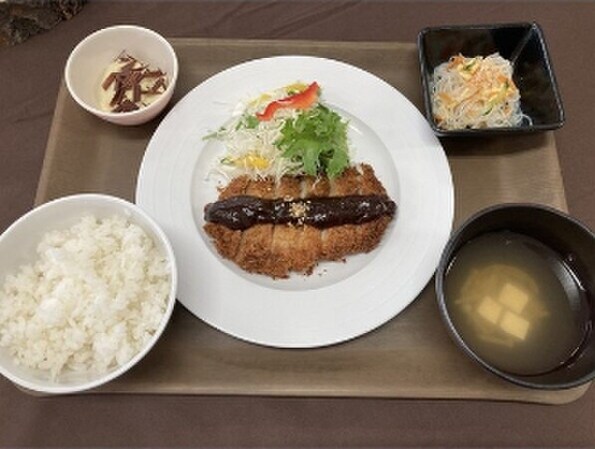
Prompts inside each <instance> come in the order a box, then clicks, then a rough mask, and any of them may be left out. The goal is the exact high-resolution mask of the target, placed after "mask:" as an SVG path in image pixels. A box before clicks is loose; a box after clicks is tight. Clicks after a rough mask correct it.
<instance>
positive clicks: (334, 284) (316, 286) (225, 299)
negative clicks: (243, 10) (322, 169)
mask: <svg viewBox="0 0 595 449" xmlns="http://www.w3.org/2000/svg"><path fill="white" fill-rule="evenodd" d="M296 80H301V81H304V82H312V81H317V82H318V84H319V85H320V86H321V88H322V98H323V100H324V101H325V102H326V103H327V104H329V105H330V106H331V107H332V108H333V109H335V110H336V111H338V112H339V113H340V114H341V115H342V116H343V117H345V118H346V119H348V120H349V137H350V140H351V144H352V146H353V148H354V150H355V153H354V154H355V156H354V159H355V161H361V162H367V163H370V164H371V165H372V166H373V167H374V169H375V171H376V175H377V176H378V178H379V179H380V180H381V181H382V183H383V184H384V186H385V188H386V190H387V192H388V194H389V195H390V196H391V197H392V198H393V199H394V200H395V201H396V203H397V208H398V209H397V214H396V216H395V219H394V220H393V222H392V224H391V226H390V227H389V228H388V230H387V232H386V234H385V235H384V237H383V240H382V242H381V244H380V245H379V247H378V248H376V249H375V250H374V251H372V252H370V253H368V254H360V255H356V256H352V257H348V258H347V260H346V262H345V263H341V262H334V263H330V262H328V263H323V264H321V265H320V267H318V269H317V270H316V271H315V272H314V274H312V275H310V276H303V275H295V276H292V277H290V278H289V279H286V280H272V279H269V278H267V277H265V276H261V275H253V274H248V273H245V272H243V271H242V270H241V269H239V268H238V267H237V266H236V265H234V264H233V263H231V262H230V261H227V260H223V259H222V258H221V257H220V256H219V255H218V254H217V251H216V250H215V249H214V246H213V245H212V243H211V241H210V239H209V238H208V236H207V235H206V233H205V232H204V231H203V229H202V226H203V224H204V220H203V216H202V215H203V208H204V206H205V204H207V203H208V202H212V201H214V200H216V199H217V185H218V183H217V180H216V179H214V177H213V176H209V172H210V170H211V169H212V167H213V166H214V163H215V161H216V160H217V158H218V157H219V156H221V154H222V153H223V151H224V148H223V146H222V145H221V144H220V143H219V142H216V141H213V140H204V139H203V137H204V136H206V135H207V134H209V133H210V132H212V131H214V130H217V129H219V127H220V126H222V125H224V124H225V123H226V122H228V121H229V119H230V117H231V114H232V112H233V110H234V108H235V106H236V105H237V104H238V103H239V102H240V101H241V100H245V99H247V98H250V97H253V96H256V95H258V94H259V93H261V92H265V91H269V90H271V89H274V88H277V87H280V86H284V85H287V84H290V83H293V82H295V81H296ZM136 201H137V203H138V205H139V206H140V207H142V208H143V209H144V210H145V211H146V212H148V213H149V214H150V215H151V216H152V217H153V218H154V219H155V220H156V221H157V222H158V223H159V225H161V227H162V228H163V230H164V231H165V233H166V234H167V236H168V237H169V239H170V241H171V244H172V246H173V248H174V252H175V255H176V259H177V261H178V273H179V284H178V300H179V301H180V302H181V303H182V304H183V305H184V306H186V308H188V310H190V311H191V312H192V313H193V314H194V315H196V316H197V317H199V318H201V319H202V320H204V321H205V322H207V323H209V324H210V325H212V326H214V327H216V328H218V329H220V330H222V331H223V332H226V333H228V334H231V335H233V336H235V337H238V338H241V339H243V340H247V341H250V342H254V343H259V344H263V345H268V346H276V347H292V348H303V347H316V346H324V345H329V344H333V343H338V342H342V341H345V340H349V339H351V338H354V337H357V336H359V335H362V334H364V333H366V332H368V331H371V330H372V329H375V328H376V327H378V326H380V325H382V324H383V323H385V322H387V321H388V320H390V319H391V318H393V317H394V316H395V315H397V314H398V313H399V312H401V311H402V310H403V309H404V308H405V307H406V306H407V305H408V304H410V303H411V302H412V301H413V300H414V299H415V298H416V296H417V295H418V294H419V293H420V292H421V290H422V289H423V288H424V286H425V285H426V284H427V282H428V281H429V280H430V278H431V276H432V274H433V273H434V271H435V269H436V266H437V264H438V260H439V258H440V254H441V252H442V250H443V248H444V246H445V244H446V241H447V240H448V236H449V234H450V229H451V226H452V219H453V211H454V199H453V185H452V179H451V174H450V169H449V166H448V162H447V160H446V157H445V155H444V151H443V150H442V147H441V145H440V143H439V142H438V139H436V137H435V136H434V134H433V132H432V130H431V129H430V127H429V126H428V124H427V123H426V121H425V119H424V118H423V116H422V115H421V114H420V113H419V111H418V110H417V109H416V108H415V107H414V106H413V105H412V104H411V103H410V102H409V101H408V100H407V99H406V98H405V97H404V96H403V95H402V94H400V93H399V92H398V91H397V90H396V89H394V88H393V87H392V86H390V85H389V84H387V83H386V82H384V81H382V80H381V79H379V78H377V77H376V76H374V75H372V74H370V73H368V72H366V71H364V70H361V69H358V68H356V67H353V66H351V65H348V64H345V63H342V62H338V61H334V60H329V59H321V58H314V57H306V56H282V57H273V58H266V59H259V60H254V61H250V62H246V63H244V64H240V65H238V66H235V67H232V68H230V69H227V70H225V71H223V72H221V73H219V74H217V75H215V76H213V77H212V78H209V79H208V80H206V81H205V82H203V83H202V84H200V85H199V86H197V87H196V88H195V89H194V90H192V91H191V92H190V93H188V94H187V95H186V96H185V97H184V98H183V99H182V100H181V101H180V102H179V103H178V104H176V106H175V107H174V108H173V109H172V110H171V112H170V113H169V114H168V115H167V116H166V117H165V119H164V120H163V121H162V123H161V124H160V125H159V128H158V129H157V131H156V132H155V134H154V135H153V138H152V139H151V141H150V143H149V146H148V148H147V151H146V153H145V156H144V159H143V162H142V166H141V169H140V173H139V179H138V184H137V191H136Z"/></svg>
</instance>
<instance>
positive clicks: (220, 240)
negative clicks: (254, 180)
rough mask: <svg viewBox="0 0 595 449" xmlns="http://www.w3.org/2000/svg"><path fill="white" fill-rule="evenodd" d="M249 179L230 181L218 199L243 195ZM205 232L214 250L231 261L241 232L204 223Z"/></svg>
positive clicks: (241, 178)
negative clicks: (213, 245)
mask: <svg viewBox="0 0 595 449" xmlns="http://www.w3.org/2000/svg"><path fill="white" fill-rule="evenodd" d="M249 182H250V178H248V177H247V176H239V177H237V178H234V179H232V180H231V182H230V183H229V184H228V185H227V186H226V187H225V188H223V189H222V190H221V191H220V192H219V199H220V200H224V199H226V198H231V197H234V196H238V195H243V194H244V193H245V192H246V187H248V183H249ZM204 230H205V232H206V233H207V234H208V235H209V236H210V237H211V238H212V239H213V242H214V243H215V248H217V251H218V252H219V254H220V255H221V256H222V257H224V258H226V259H231V260H233V259H234V258H235V256H236V254H237V252H238V248H239V247H240V241H241V240H242V231H234V230H232V229H229V228H228V227H226V226H223V225H220V224H216V223H206V224H205V225H204Z"/></svg>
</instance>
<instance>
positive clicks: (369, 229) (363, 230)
mask: <svg viewBox="0 0 595 449" xmlns="http://www.w3.org/2000/svg"><path fill="white" fill-rule="evenodd" d="M360 171H361V173H362V174H361V177H360V195H386V190H385V189H384V187H383V185H382V183H381V182H380V181H379V180H378V178H377V177H376V174H375V173H374V169H373V168H372V167H371V166H370V165H368V164H362V165H361V166H360ZM391 220H392V217H388V216H382V217H380V218H377V219H376V220H373V221H370V222H368V223H362V224H361V225H360V233H359V242H358V243H359V248H358V252H362V253H367V252H370V251H372V250H373V249H374V248H376V247H377V246H378V244H379V243H380V240H381V239H382V236H383V235H384V233H385V231H386V228H387V227H388V225H389V223H390V222H391Z"/></svg>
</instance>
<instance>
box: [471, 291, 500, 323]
mask: <svg viewBox="0 0 595 449" xmlns="http://www.w3.org/2000/svg"><path fill="white" fill-rule="evenodd" d="M477 313H478V314H479V316H481V317H482V318H484V319H485V320H487V321H489V322H490V323H492V324H497V323H498V319H499V318H500V314H501V313H502V306H501V305H500V304H498V303H497V302H496V301H494V300H493V299H492V298H490V297H489V296H486V297H484V298H483V299H482V300H481V301H480V303H479V306H478V307H477Z"/></svg>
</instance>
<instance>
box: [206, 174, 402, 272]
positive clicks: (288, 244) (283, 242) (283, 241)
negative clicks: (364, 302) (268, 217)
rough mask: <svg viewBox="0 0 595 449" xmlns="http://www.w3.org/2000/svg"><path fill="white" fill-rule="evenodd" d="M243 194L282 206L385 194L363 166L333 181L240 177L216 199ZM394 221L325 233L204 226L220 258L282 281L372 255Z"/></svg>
mask: <svg viewBox="0 0 595 449" xmlns="http://www.w3.org/2000/svg"><path fill="white" fill-rule="evenodd" d="M243 195H247V196H252V197H257V198H262V199H282V200H285V201H291V200H297V199H303V200H304V204H307V203H308V201H309V200H312V199H315V198H330V197H348V196H363V195H369V196H380V197H386V191H385V189H384V187H383V186H382V184H381V183H380V181H379V180H378V178H376V175H375V174H374V170H373V168H372V167H371V166H369V165H366V164H362V165H360V166H358V167H350V168H348V169H346V170H345V171H344V172H343V173H342V174H341V175H340V176H338V177H337V178H335V179H328V178H324V177H319V178H314V177H309V176H297V177H294V176H284V177H282V178H281V179H280V180H279V182H275V181H274V180H272V179H269V178H267V179H262V180H251V179H249V178H248V177H247V176H241V177H238V178H235V179H234V180H232V181H231V182H230V183H229V184H228V186H227V187H225V188H223V189H222V190H221V192H220V194H219V200H220V201H221V200H226V199H229V198H234V197H241V196H243ZM393 206H394V203H393ZM393 212H394V209H393ZM392 217H393V215H392V213H390V214H386V215H381V216H379V217H377V218H374V219H372V220H368V221H366V222H363V223H358V224H341V225H337V226H329V227H323V228H319V227H315V226H312V225H308V224H301V225H295V224H269V223H266V224H255V225H253V226H250V227H249V228H247V229H243V230H232V229H229V228H228V227H226V226H225V225H223V224H218V223H213V222H207V223H206V225H205V228H204V229H205V231H206V232H207V234H208V235H209V236H210V237H211V238H212V239H213V242H214V244H215V247H216V248H217V251H218V252H219V254H220V255H221V256H222V257H224V258H226V259H230V260H232V261H233V262H235V263H236V264H237V265H238V266H240V267H241V268H242V269H244V270H246V271H248V272H250V273H259V274H263V275H267V276H270V277H273V278H285V277H288V276H289V274H290V273H291V272H299V273H305V274H310V273H312V270H313V269H314V267H315V266H316V265H317V264H318V263H319V262H320V261H323V260H333V261H336V260H343V259H344V258H345V257H346V256H348V255H350V254H356V253H366V252H369V251H371V250H373V249H374V248H376V247H377V246H378V244H379V243H380V240H381V239H382V236H383V235H384V232H385V231H386V228H387V227H388V225H389V223H390V221H391V220H392Z"/></svg>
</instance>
